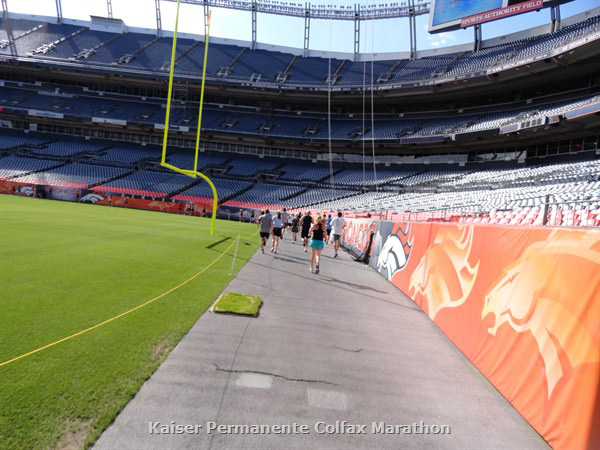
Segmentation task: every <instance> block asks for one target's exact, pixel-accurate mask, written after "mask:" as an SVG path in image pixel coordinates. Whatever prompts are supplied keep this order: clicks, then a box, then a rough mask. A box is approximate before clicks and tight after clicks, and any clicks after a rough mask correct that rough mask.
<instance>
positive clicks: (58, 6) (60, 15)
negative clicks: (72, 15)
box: [56, 0, 63, 23]
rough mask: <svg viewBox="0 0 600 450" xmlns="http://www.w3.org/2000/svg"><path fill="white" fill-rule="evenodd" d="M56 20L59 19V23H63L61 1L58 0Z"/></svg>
mask: <svg viewBox="0 0 600 450" xmlns="http://www.w3.org/2000/svg"><path fill="white" fill-rule="evenodd" d="M56 18H57V19H58V23H61V22H62V19H63V15H62V4H61V3H60V0H56Z"/></svg>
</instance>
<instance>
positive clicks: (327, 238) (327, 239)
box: [325, 214, 331, 244]
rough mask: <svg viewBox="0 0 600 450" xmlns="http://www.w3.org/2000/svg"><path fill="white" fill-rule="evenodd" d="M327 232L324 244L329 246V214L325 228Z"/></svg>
mask: <svg viewBox="0 0 600 450" xmlns="http://www.w3.org/2000/svg"><path fill="white" fill-rule="evenodd" d="M325 230H326V231H327V237H326V238H325V243H326V244H329V237H330V236H331V214H329V215H328V216H327V226H326V227H325Z"/></svg>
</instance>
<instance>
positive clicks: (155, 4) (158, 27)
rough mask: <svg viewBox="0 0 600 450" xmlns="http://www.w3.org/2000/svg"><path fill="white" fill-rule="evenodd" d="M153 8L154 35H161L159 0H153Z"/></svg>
mask: <svg viewBox="0 0 600 450" xmlns="http://www.w3.org/2000/svg"><path fill="white" fill-rule="evenodd" d="M154 6H155V7H156V35H157V36H161V35H162V19H161V17H160V0H154Z"/></svg>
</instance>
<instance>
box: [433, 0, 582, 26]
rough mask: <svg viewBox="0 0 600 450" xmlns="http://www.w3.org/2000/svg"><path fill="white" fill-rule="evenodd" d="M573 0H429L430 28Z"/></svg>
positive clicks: (482, 20)
mask: <svg viewBox="0 0 600 450" xmlns="http://www.w3.org/2000/svg"><path fill="white" fill-rule="evenodd" d="M569 1H573V0H431V11H430V13H429V32H430V33H435V32H438V31H448V30H456V29H459V28H466V27H470V26H473V25H478V24H481V23H485V22H490V21H492V20H498V19H503V18H505V17H510V16H514V15H516V14H522V13H526V12H529V11H536V10H540V9H542V8H546V7H549V6H555V5H557V4H561V3H567V2H569Z"/></svg>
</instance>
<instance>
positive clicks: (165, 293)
mask: <svg viewBox="0 0 600 450" xmlns="http://www.w3.org/2000/svg"><path fill="white" fill-rule="evenodd" d="M238 239H240V235H238V237H237V238H236V239H235V240H234V241H233V242H232V243H231V245H230V246H229V247H227V248H226V249H225V250H224V251H223V252H222V253H221V254H220V255H219V256H217V258H216V259H215V260H214V261H213V262H211V263H210V264H209V265H208V266H206V267H205V268H204V269H202V270H201V271H200V272H198V273H196V274H195V275H192V276H191V277H190V278H188V279H187V280H185V281H184V282H183V283H180V284H178V285H177V286H175V287H174V288H171V289H169V290H168V291H166V292H163V293H162V294H160V295H158V296H156V297H154V298H153V299H151V300H148V301H147V302H145V303H142V304H141V305H138V306H136V307H135V308H131V309H130V310H128V311H125V312H123V313H121V314H119V315H117V316H114V317H111V318H110V319H108V320H105V321H104V322H100V323H98V324H96V325H94V326H92V327H89V328H86V329H85V330H82V331H79V332H77V333H75V334H72V335H70V336H67V337H64V338H62V339H59V340H58V341H55V342H52V343H51V344H47V345H44V346H43V347H40V348H38V349H35V350H33V351H31V352H28V353H24V354H22V355H21V356H17V357H16V358H13V359H9V360H8V361H4V362H3V363H0V367H2V366H5V365H7V364H10V363H12V362H15V361H18V360H19V359H23V358H25V357H27V356H30V355H33V354H35V353H37V352H41V351H42V350H45V349H47V348H50V347H53V346H55V345H58V344H60V343H62V342H65V341H68V340H69V339H73V338H74V337H77V336H81V335H82V334H84V333H87V332H89V331H92V330H95V329H96V328H98V327H101V326H102V325H106V324H107V323H110V322H112V321H114V320H117V319H119V318H121V317H123V316H126V315H127V314H131V313H132V312H134V311H137V310H138V309H140V308H143V307H144V306H146V305H149V304H150V303H153V302H155V301H157V300H159V299H161V298H163V297H164V296H165V295H168V294H170V293H171V292H173V291H174V290H176V289H179V288H180V287H181V286H184V285H186V284H188V283H189V282H190V281H192V280H193V279H195V278H196V277H198V276H200V275H202V274H203V273H204V272H206V271H207V270H208V269H210V268H211V267H212V266H214V265H215V264H216V262H217V261H219V260H220V259H221V258H222V257H223V256H225V254H226V253H227V252H228V251H229V249H230V248H231V247H233V244H235V243H236V242H237V240H238Z"/></svg>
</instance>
